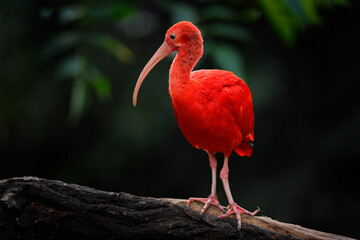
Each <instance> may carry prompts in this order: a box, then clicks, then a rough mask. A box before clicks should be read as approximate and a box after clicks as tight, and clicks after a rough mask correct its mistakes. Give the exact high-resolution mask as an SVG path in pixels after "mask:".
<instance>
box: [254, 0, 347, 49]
mask: <svg viewBox="0 0 360 240" xmlns="http://www.w3.org/2000/svg"><path fill="white" fill-rule="evenodd" d="M258 2H259V4H260V6H261V8H262V9H263V12H264V14H265V16H266V17H267V19H268V20H269V22H270V23H271V25H272V26H273V28H274V29H275V30H276V31H277V32H278V34H279V36H280V37H281V38H282V39H283V41H284V42H285V43H286V44H287V45H293V44H294V43H295V40H296V36H297V34H298V33H299V32H300V31H302V30H304V29H305V26H306V25H320V24H321V17H320V14H319V11H320V10H321V8H330V7H332V6H334V5H348V1H347V0H335V1H334V0H277V1H268V0H258Z"/></svg>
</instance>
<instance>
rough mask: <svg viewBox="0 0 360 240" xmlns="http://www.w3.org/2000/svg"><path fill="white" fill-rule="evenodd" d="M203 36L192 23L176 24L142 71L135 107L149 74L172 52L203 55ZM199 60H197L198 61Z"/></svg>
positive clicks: (138, 81) (135, 97)
mask: <svg viewBox="0 0 360 240" xmlns="http://www.w3.org/2000/svg"><path fill="white" fill-rule="evenodd" d="M202 42H203V39H202V36H201V32H200V30H199V29H198V28H197V27H196V26H195V25H194V24H192V23H191V22H187V21H182V22H178V23H176V24H174V25H173V26H172V27H171V28H169V30H168V31H167V32H166V34H165V40H164V42H163V44H162V45H161V46H160V47H159V49H158V50H157V51H156V52H155V54H154V55H153V56H152V58H151V59H150V60H149V62H148V63H147V64H146V65H145V67H144V69H143V70H142V72H141V74H140V76H139V78H138V80H137V82H136V86H135V89H134V93H133V105H134V106H136V102H137V95H138V92H139V90H140V86H141V84H142V83H143V81H144V79H145V77H146V76H147V75H148V73H149V72H150V71H151V69H153V68H154V67H155V65H156V64H157V63H158V62H160V61H161V60H162V59H163V58H164V57H166V56H167V55H169V54H170V53H171V52H174V51H178V52H182V51H186V52H189V51H195V52H196V54H197V55H198V56H199V58H200V57H201V55H202V51H203V46H202ZM197 60H198V59H196V61H197Z"/></svg>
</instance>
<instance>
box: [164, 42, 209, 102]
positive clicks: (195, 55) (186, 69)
mask: <svg viewBox="0 0 360 240" xmlns="http://www.w3.org/2000/svg"><path fill="white" fill-rule="evenodd" d="M202 53H203V46H202V43H200V44H194V45H192V46H191V47H189V48H181V49H179V51H178V54H177V55H176V57H175V59H174V61H173V63H172V64H171V68H170V74H169V92H170V96H171V97H172V98H173V97H174V96H175V95H176V94H177V93H178V92H179V91H181V90H184V89H186V87H187V85H188V83H189V82H190V74H191V71H192V70H193V69H194V66H195V65H196V63H197V62H198V61H199V59H200V58H201V56H202Z"/></svg>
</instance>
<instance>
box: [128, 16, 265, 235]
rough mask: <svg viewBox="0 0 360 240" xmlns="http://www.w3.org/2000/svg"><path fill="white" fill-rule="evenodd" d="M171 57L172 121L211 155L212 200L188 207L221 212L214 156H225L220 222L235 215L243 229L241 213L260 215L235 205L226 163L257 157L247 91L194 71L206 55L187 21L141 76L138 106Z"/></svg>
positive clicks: (172, 31) (229, 79) (219, 74)
mask: <svg viewBox="0 0 360 240" xmlns="http://www.w3.org/2000/svg"><path fill="white" fill-rule="evenodd" d="M173 51H177V55H176V57H175V59H174V61H173V63H172V65H171V68H170V74H169V92H170V97H171V99H172V106H173V111H174V115H175V118H176V121H177V123H178V125H179V127H180V129H181V131H182V133H183V135H184V136H185V138H186V139H187V140H188V141H189V142H190V144H191V145H192V146H194V147H195V148H198V149H199V148H200V149H203V150H205V151H206V152H207V154H208V155H209V162H210V167H211V172H212V185H211V193H210V196H209V197H208V198H190V199H189V200H188V204H190V203H191V202H192V201H200V202H203V203H204V207H203V209H202V211H201V216H202V215H203V214H204V212H205V211H206V210H207V209H208V208H209V206H210V205H215V206H216V207H218V208H219V209H220V210H223V208H222V207H221V205H220V203H219V201H218V198H217V195H216V168H217V161H216V158H215V156H214V154H215V153H218V152H221V153H224V155H225V157H224V165H223V168H222V170H221V171H220V178H221V180H222V182H223V186H224V190H225V193H226V196H227V199H228V202H229V206H228V211H227V212H226V213H225V214H223V215H221V216H220V218H225V217H228V216H230V215H231V214H235V215H236V218H237V223H238V229H240V228H241V217H240V213H245V214H249V215H255V214H256V213H257V212H258V211H259V209H257V210H255V211H254V212H249V211H247V210H245V209H243V208H241V207H239V206H238V205H237V204H236V203H235V202H234V200H233V197H232V195H231V191H230V186H229V180H228V174H229V167H228V161H229V157H230V154H231V153H232V151H235V152H236V153H237V154H238V155H240V156H251V155H252V152H253V141H254V111H253V104H252V97H251V93H250V90H249V87H248V86H247V85H246V83H245V82H244V81H243V80H242V79H241V78H239V77H237V76H236V75H235V74H234V73H232V72H228V71H224V70H217V69H214V70H197V71H193V68H194V66H195V64H196V63H197V62H198V61H199V59H200V57H201V56H202V54H203V39H202V36H201V32H200V30H199V29H198V28H197V27H196V26H195V25H193V24H192V23H191V22H187V21H183V22H178V23H176V24H175V25H173V26H172V27H171V28H169V30H168V31H167V32H166V34H165V40H164V42H163V44H162V45H161V46H160V48H159V49H158V50H157V51H156V53H155V54H154V55H153V57H152V58H151V59H150V60H149V62H148V63H147V64H146V66H145V67H144V69H143V70H142V72H141V74H140V76H139V78H138V80H137V83H136V86H135V89H134V94H133V105H134V106H136V102H137V95H138V92H139V89H140V86H141V84H142V82H143V81H144V79H145V77H146V76H147V75H148V73H149V72H150V71H151V69H152V68H153V67H154V66H155V65H156V64H157V63H158V62H160V61H161V60H162V59H163V58H164V57H166V56H167V55H168V54H169V53H171V52H173Z"/></svg>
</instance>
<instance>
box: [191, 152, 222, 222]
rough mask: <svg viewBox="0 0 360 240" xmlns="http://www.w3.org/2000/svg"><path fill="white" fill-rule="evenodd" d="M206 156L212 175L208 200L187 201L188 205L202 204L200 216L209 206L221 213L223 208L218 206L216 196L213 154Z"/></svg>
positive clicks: (192, 199)
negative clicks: (193, 203) (195, 202)
mask: <svg viewBox="0 0 360 240" xmlns="http://www.w3.org/2000/svg"><path fill="white" fill-rule="evenodd" d="M208 155H209V162H210V167H211V175H212V184H211V193H210V196H209V197H208V198H189V200H188V205H190V203H191V202H193V201H199V202H203V203H204V204H205V205H204V207H203V209H202V210H201V212H200V215H201V216H202V215H203V214H204V213H205V211H206V209H208V208H209V207H210V205H215V206H216V207H217V208H219V209H220V210H221V211H223V208H222V206H221V205H220V203H219V200H218V198H217V196H216V167H217V162H216V158H215V156H214V154H211V153H208Z"/></svg>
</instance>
